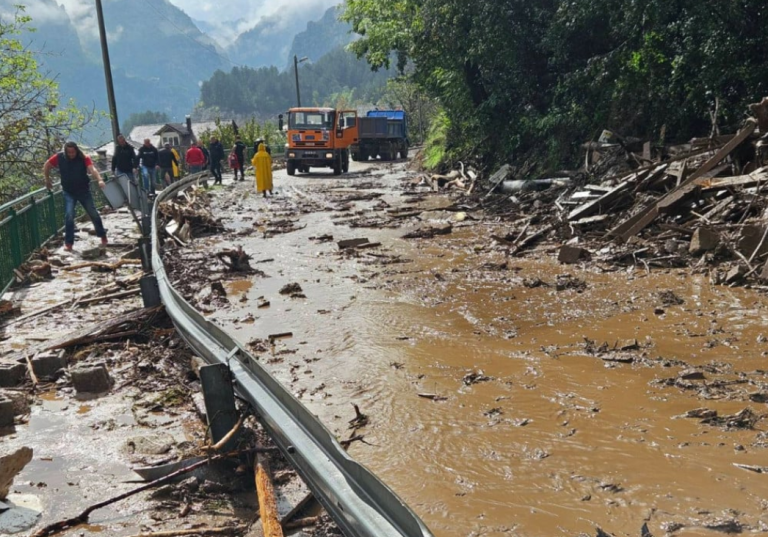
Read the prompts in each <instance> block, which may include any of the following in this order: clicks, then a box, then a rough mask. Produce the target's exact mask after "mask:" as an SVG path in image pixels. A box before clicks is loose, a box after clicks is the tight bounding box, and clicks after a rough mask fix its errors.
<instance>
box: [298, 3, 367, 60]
mask: <svg viewBox="0 0 768 537" xmlns="http://www.w3.org/2000/svg"><path fill="white" fill-rule="evenodd" d="M338 16H339V9H338V7H331V8H329V9H328V10H327V11H326V12H325V14H324V15H323V17H322V18H321V19H320V20H318V21H310V22H308V23H307V29H306V30H304V31H303V32H300V33H298V34H296V36H295V37H294V38H293V43H292V44H291V49H290V52H289V53H288V64H287V65H288V66H289V67H290V66H292V65H293V56H294V55H296V56H298V57H299V58H304V57H307V58H309V59H310V61H312V62H317V60H319V59H320V58H321V57H323V56H324V55H325V54H327V53H328V52H330V51H332V50H333V49H335V48H338V47H340V46H346V45H348V44H349V43H351V42H352V41H353V40H354V38H355V36H354V34H353V33H352V26H351V25H350V24H349V23H346V22H342V21H340V20H339V19H338Z"/></svg>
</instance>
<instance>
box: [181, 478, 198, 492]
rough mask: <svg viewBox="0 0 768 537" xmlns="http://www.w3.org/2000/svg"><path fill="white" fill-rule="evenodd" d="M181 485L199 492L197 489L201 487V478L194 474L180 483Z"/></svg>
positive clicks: (191, 490)
mask: <svg viewBox="0 0 768 537" xmlns="http://www.w3.org/2000/svg"><path fill="white" fill-rule="evenodd" d="M179 487H180V488H183V489H185V490H188V491H189V492H197V489H199V488H200V480H199V479H198V478H197V477H195V476H192V477H190V478H187V479H185V480H184V481H182V482H181V483H179Z"/></svg>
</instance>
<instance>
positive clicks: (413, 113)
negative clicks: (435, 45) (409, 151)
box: [378, 76, 438, 143]
mask: <svg viewBox="0 0 768 537" xmlns="http://www.w3.org/2000/svg"><path fill="white" fill-rule="evenodd" d="M378 105H379V107H380V108H385V109H398V108H399V109H402V110H405V112H406V115H407V117H408V125H409V128H408V130H409V132H408V136H409V138H410V141H411V143H423V142H424V141H425V139H426V133H427V131H429V130H430V125H431V123H432V121H433V120H434V119H435V117H436V116H437V114H438V106H437V102H436V101H435V100H434V99H432V98H430V97H429V95H427V94H426V92H425V91H424V90H423V89H421V87H420V86H419V85H418V84H416V83H415V82H414V81H413V80H412V79H411V78H410V77H408V76H399V77H397V78H391V79H389V80H387V86H386V88H385V90H384V94H383V95H382V96H381V99H379V102H378Z"/></svg>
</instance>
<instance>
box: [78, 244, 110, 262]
mask: <svg viewBox="0 0 768 537" xmlns="http://www.w3.org/2000/svg"><path fill="white" fill-rule="evenodd" d="M102 255H104V252H103V250H102V249H101V247H100V246H99V247H97V248H89V249H88V250H83V251H82V252H81V253H80V256H81V257H82V258H83V259H85V260H86V261H94V260H96V259H98V258H100V257H101V256H102Z"/></svg>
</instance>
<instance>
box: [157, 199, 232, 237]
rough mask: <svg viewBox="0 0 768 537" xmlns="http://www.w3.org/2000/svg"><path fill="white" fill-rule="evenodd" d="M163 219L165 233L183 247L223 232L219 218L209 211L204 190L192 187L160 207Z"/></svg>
mask: <svg viewBox="0 0 768 537" xmlns="http://www.w3.org/2000/svg"><path fill="white" fill-rule="evenodd" d="M160 214H161V215H162V216H163V217H164V218H165V220H166V222H167V225H166V228H165V229H166V231H167V232H168V234H169V235H170V236H171V237H173V238H174V239H175V240H176V241H177V242H181V243H182V244H183V245H184V244H186V243H188V242H189V241H190V240H192V237H200V236H204V235H210V234H213V233H219V232H222V231H224V226H223V225H222V223H221V219H220V218H215V217H214V216H213V213H211V209H210V200H209V196H208V194H207V193H206V191H205V189H204V188H198V187H192V188H190V189H187V190H185V191H183V192H180V193H179V194H178V195H177V196H176V197H174V198H172V199H170V200H168V201H166V202H164V203H162V204H161V205H160Z"/></svg>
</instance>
